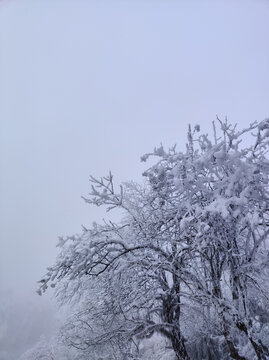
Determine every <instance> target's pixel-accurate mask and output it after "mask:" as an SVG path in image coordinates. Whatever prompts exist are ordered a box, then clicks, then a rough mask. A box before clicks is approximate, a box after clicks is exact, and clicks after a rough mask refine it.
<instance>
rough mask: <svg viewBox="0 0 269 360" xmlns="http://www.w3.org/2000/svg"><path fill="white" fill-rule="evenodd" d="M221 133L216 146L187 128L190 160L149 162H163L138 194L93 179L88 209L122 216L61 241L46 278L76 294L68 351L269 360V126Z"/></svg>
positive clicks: (65, 293) (109, 180)
mask: <svg viewBox="0 0 269 360" xmlns="http://www.w3.org/2000/svg"><path fill="white" fill-rule="evenodd" d="M217 124H218V126H215V124H213V135H212V139H211V138H210V136H209V135H208V134H200V127H199V126H198V125H196V126H195V127H194V129H193V130H192V129H191V127H190V126H189V130H188V133H187V144H186V150H185V152H181V151H177V149H176V147H175V146H174V147H172V148H170V149H169V150H168V151H166V150H165V149H164V148H163V146H160V147H159V148H155V149H154V151H153V152H152V153H149V154H146V155H144V156H142V158H141V160H142V161H147V159H148V158H149V157H152V156H154V157H157V159H158V160H157V162H156V163H155V164H154V165H153V166H151V167H150V168H149V169H148V170H146V171H145V172H144V174H143V175H144V177H145V183H144V184H143V185H139V184H136V183H134V182H129V183H124V184H122V185H121V186H120V187H119V189H118V190H117V189H116V188H115V185H114V181H113V176H112V174H111V173H109V175H108V176H106V177H103V178H100V179H98V178H95V177H91V179H90V180H91V184H92V187H91V192H90V194H89V196H88V197H87V198H84V200H85V201H86V202H87V203H89V204H92V205H96V206H101V207H104V208H105V209H106V211H108V212H110V211H113V210H114V209H120V210H121V213H122V218H121V220H120V221H119V222H117V223H115V222H112V221H109V220H107V221H104V223H103V224H96V223H94V224H93V226H92V227H91V228H89V229H88V228H83V231H82V233H81V234H80V235H75V236H68V237H65V238H61V239H60V242H59V245H58V246H59V248H60V252H59V255H58V257H57V259H56V262H55V264H54V265H53V266H51V267H49V268H48V271H47V274H46V275H45V276H44V277H43V278H42V279H41V280H40V289H39V293H40V294H41V293H43V292H45V291H46V289H47V288H48V286H52V287H56V294H57V296H58V297H59V298H60V299H61V300H62V301H68V300H70V299H74V298H76V299H78V297H79V295H80V299H81V300H80V302H79V304H80V308H79V309H78V310H77V312H76V313H75V315H74V316H72V317H71V318H70V319H69V322H68V323H67V324H66V326H65V330H64V332H63V338H64V341H65V342H66V344H67V345H68V346H71V347H73V348H77V349H79V350H80V351H81V352H84V353H87V351H88V352H89V351H90V352H91V354H94V352H96V354H97V355H96V356H100V354H103V356H105V355H104V354H110V359H112V358H113V356H114V357H115V359H121V358H122V359H131V358H136V359H138V358H139V351H140V348H139V344H140V342H141V341H143V340H142V339H147V338H150V337H153V336H156V335H158V336H161V337H162V338H163V339H164V347H165V346H168V347H170V348H171V349H173V352H174V355H175V357H176V359H180V360H190V359H194V360H195V359H197V360H198V359H202V358H203V359H208V360H209V359H223V360H224V359H230V358H233V359H239V360H253V359H269V350H268V346H269V342H268V339H269V324H268V322H269V312H268V310H267V309H268V305H269V304H268V295H269V294H268V270H269V252H268V234H269V198H268V174H269V161H268V159H267V157H266V156H267V152H268V144H269V142H268V139H269V120H264V121H262V122H260V123H256V122H255V123H253V124H250V125H249V127H247V128H246V129H244V130H237V127H236V126H232V125H231V124H229V123H228V122H227V120H225V121H221V120H220V119H218V121H217ZM167 351H168V350H167ZM92 356H93V355H92ZM96 358H97V357H96Z"/></svg>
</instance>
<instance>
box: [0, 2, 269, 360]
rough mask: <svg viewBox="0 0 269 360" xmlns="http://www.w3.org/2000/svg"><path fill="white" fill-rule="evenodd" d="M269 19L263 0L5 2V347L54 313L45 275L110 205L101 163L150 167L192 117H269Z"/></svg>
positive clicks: (1, 129)
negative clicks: (97, 183) (91, 198)
mask: <svg viewBox="0 0 269 360" xmlns="http://www.w3.org/2000/svg"><path fill="white" fill-rule="evenodd" d="M268 23H269V2H268V1H259V0H255V1H249V2H248V1H213V0H212V1H202V0H201V1H165V0H163V1H158V0H156V1H154V0H151V1H150V0H144V1H135V0H129V1H128V0H126V1H113V0H110V1H101V0H99V1H90V0H89V1H75V0H74V1H64V0H62V1H60V0H54V1H52V0H43V1H23V0H20V1H12V0H6V1H5V0H2V1H1V2H0V168H1V175H0V176H1V177H0V192H1V193H0V198H1V202H0V204H1V205H0V206H1V208H0V212H1V213H0V229H1V230H0V231H1V234H0V235H1V238H0V241H1V252H0V317H1V316H2V320H1V319H0V322H1V323H2V325H1V326H0V348H1V350H2V355H1V351H0V360H2V359H3V360H9V359H12V360H13V359H17V358H18V354H20V353H21V352H22V351H23V350H24V349H26V348H27V347H29V346H30V345H31V344H32V343H33V342H34V341H36V339H37V338H38V337H39V336H40V334H42V333H50V331H51V329H52V328H53V327H54V325H53V324H54V317H55V306H54V304H53V303H52V301H51V299H50V294H49V295H48V296H45V297H42V298H39V297H38V296H37V295H36V294H35V290H36V287H37V285H36V281H37V280H38V279H39V278H40V277H41V276H42V274H43V273H44V272H45V270H46V267H47V266H49V265H50V264H52V263H53V261H54V259H55V256H56V247H55V245H56V244H57V237H58V236H60V235H67V234H69V235H71V234H73V233H76V232H79V231H80V229H81V224H84V225H86V226H89V225H90V224H91V222H92V221H93V220H95V219H96V218H97V219H100V218H101V217H102V214H101V213H100V211H97V210H96V209H94V208H89V207H88V206H87V205H86V204H84V202H83V201H82V200H81V195H87V192H88V188H89V183H88V179H89V175H90V174H94V175H96V176H101V175H105V174H106V173H107V172H108V171H109V170H111V171H112V172H113V173H114V175H115V177H116V179H117V181H118V182H120V181H126V180H136V181H141V173H142V171H143V169H145V167H146V165H145V164H141V163H140V156H141V155H142V154H144V153H145V152H149V151H151V150H152V149H153V147H154V146H158V145H159V144H160V142H162V143H163V144H164V146H170V145H173V144H174V143H178V147H179V148H182V149H183V147H184V144H185V133H186V130H187V126H188V123H191V124H196V123H200V124H201V129H202V131H210V127H211V122H212V121H213V120H214V119H215V116H216V114H218V115H219V116H220V117H221V118H224V117H225V116H226V115H227V116H228V118H229V120H230V121H231V122H233V123H235V122H237V123H238V124H239V127H244V126H246V125H247V124H248V123H250V122H252V121H255V120H258V121H260V120H263V119H264V118H265V117H268V115H269V110H268V100H269V27H268ZM1 309H2V310H1ZM3 319H4V320H3ZM10 319H11V320H12V321H11V320H10ZM6 323H7V324H8V325H7V324H6ZM5 324H6V325H5ZM1 356H2V358H1Z"/></svg>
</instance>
